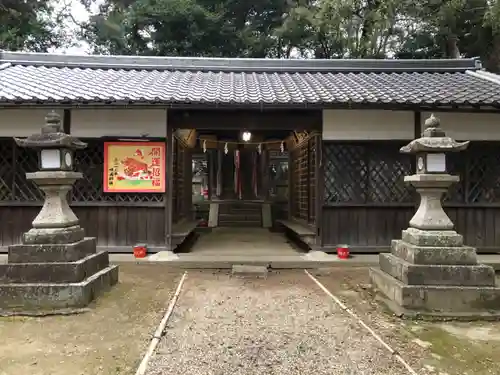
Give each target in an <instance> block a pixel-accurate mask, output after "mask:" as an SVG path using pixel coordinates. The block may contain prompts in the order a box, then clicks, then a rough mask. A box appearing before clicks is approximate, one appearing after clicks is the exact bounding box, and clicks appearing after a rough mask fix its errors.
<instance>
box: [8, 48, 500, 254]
mask: <svg viewBox="0 0 500 375" xmlns="http://www.w3.org/2000/svg"><path fill="white" fill-rule="evenodd" d="M50 111H55V112H57V113H58V114H59V115H60V118H61V122H62V126H63V129H64V131H65V132H67V133H69V134H71V135H74V136H75V137H78V138H79V139H81V140H82V141H84V142H86V143H87V144H88V147H87V148H86V149H84V150H81V151H78V152H77V154H76V163H75V164H76V169H77V170H78V171H81V172H82V173H83V175H84V178H83V179H81V180H80V181H78V182H77V183H76V185H75V187H74V189H73V191H72V192H71V194H70V196H69V199H70V202H71V206H72V207H73V209H74V211H75V213H76V214H77V216H78V217H79V218H80V221H81V225H82V227H83V228H85V230H86V235H87V236H95V237H97V244H98V247H100V248H105V249H107V250H109V251H111V252H131V251H132V247H133V246H134V245H136V244H137V243H143V244H146V245H147V247H148V249H149V251H150V252H156V251H160V250H165V249H167V250H170V249H171V250H174V251H175V249H176V248H177V246H179V245H180V244H181V243H182V242H183V241H184V240H185V239H186V238H188V237H189V236H190V234H191V233H193V231H195V230H196V228H197V226H199V225H200V222H203V223H205V224H206V226H208V227H210V228H217V227H240V228H241V227H248V228H250V227H256V228H268V229H269V230H285V231H286V233H287V234H289V235H290V236H293V237H294V238H295V239H297V240H300V241H301V242H303V243H304V244H305V246H307V247H308V248H310V249H318V250H324V251H327V252H328V251H332V249H335V248H336V247H337V246H338V245H339V244H347V245H349V247H350V249H351V252H384V251H388V249H389V245H390V241H391V240H392V239H393V238H398V237H400V234H401V230H402V229H405V228H406V227H407V226H408V221H409V219H410V218H411V216H412V215H413V214H414V212H415V209H416V206H417V203H418V202H417V201H416V199H417V198H416V194H415V192H414V191H413V190H412V188H411V187H409V186H408V185H406V184H405V183H404V181H403V178H404V176H406V175H410V174H413V173H414V171H415V160H414V158H413V157H411V156H408V155H405V154H401V153H400V152H399V149H400V148H401V146H403V145H405V144H407V143H408V142H409V141H410V140H412V139H414V138H418V137H419V136H420V134H421V132H422V127H423V123H424V121H425V120H426V119H427V118H428V117H429V116H430V115H431V114H432V113H433V114H434V115H435V116H436V117H437V118H438V119H439V120H440V121H441V126H442V128H443V129H444V130H445V131H446V133H447V135H449V136H450V137H452V138H455V139H456V140H459V141H462V140H463V141H465V140H470V141H471V143H470V147H469V148H468V150H467V151H465V152H463V153H457V154H456V155H450V156H449V157H448V160H447V161H446V163H447V168H448V171H449V172H450V173H452V174H457V175H459V176H460V182H459V183H458V184H456V185H455V186H454V187H453V189H452V191H450V193H449V194H448V196H447V197H446V198H445V200H444V207H445V210H446V212H447V214H448V215H449V217H450V218H451V219H452V221H453V222H454V223H455V225H456V230H457V231H458V232H459V233H461V234H463V235H464V237H465V243H466V244H467V245H470V246H474V247H477V249H478V252H479V253H496V252H499V250H500V152H499V150H500V77H499V76H497V75H494V74H491V73H488V72H486V71H484V70H483V69H482V67H481V62H480V61H479V60H477V59H456V60H368V59H365V60H298V59H294V60H278V59H225V58H181V57H138V56H72V55H58V54H43V53H19V52H5V51H4V52H0V150H1V152H0V251H4V252H5V251H6V250H7V247H8V246H9V245H11V244H15V243H17V242H19V239H20V236H21V234H22V233H23V232H24V231H26V230H28V229H29V228H30V223H31V221H32V220H33V218H34V217H35V215H36V214H37V213H38V212H39V210H40V205H41V204H42V196H41V192H40V191H39V190H38V188H37V187H36V186H35V185H34V184H33V183H31V182H30V181H27V180H26V177H25V173H26V172H33V171H35V170H37V168H38V165H37V163H38V161H37V160H38V159H37V155H36V154H35V153H34V152H33V151H31V150H29V149H21V148H19V147H17V146H16V144H15V142H14V140H13V137H27V136H29V135H31V134H33V133H37V132H39V131H40V129H41V126H42V125H43V124H44V119H45V116H46V115H47V114H48V113H49V112H50Z"/></svg>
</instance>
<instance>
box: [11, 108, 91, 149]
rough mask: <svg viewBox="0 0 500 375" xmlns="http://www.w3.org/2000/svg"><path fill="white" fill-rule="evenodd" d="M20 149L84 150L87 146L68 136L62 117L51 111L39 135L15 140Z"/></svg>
mask: <svg viewBox="0 0 500 375" xmlns="http://www.w3.org/2000/svg"><path fill="white" fill-rule="evenodd" d="M14 140H15V141H16V144H17V145H18V146H19V147H27V148H69V149H73V150H78V149H84V148H85V147H87V144H86V143H84V142H82V141H80V140H79V139H78V138H75V137H73V136H71V135H69V134H66V133H65V132H64V131H63V129H62V125H61V116H60V115H59V114H58V113H57V112H55V111H51V112H49V113H48V114H47V116H45V125H43V126H42V130H41V132H40V133H38V134H32V135H30V136H29V137H27V138H14Z"/></svg>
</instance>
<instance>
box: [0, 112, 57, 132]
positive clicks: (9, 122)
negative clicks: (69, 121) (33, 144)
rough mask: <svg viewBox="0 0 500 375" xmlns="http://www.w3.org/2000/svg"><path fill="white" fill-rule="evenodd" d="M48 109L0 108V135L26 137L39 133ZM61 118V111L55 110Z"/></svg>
mask: <svg viewBox="0 0 500 375" xmlns="http://www.w3.org/2000/svg"><path fill="white" fill-rule="evenodd" d="M49 112H50V109H1V110H0V137H28V136H30V135H31V134H34V133H39V132H40V130H41V128H42V126H43V125H44V124H45V116H46V115H47V113H49ZM57 112H58V113H59V114H60V115H61V118H62V111H57Z"/></svg>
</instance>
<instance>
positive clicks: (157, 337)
mask: <svg viewBox="0 0 500 375" xmlns="http://www.w3.org/2000/svg"><path fill="white" fill-rule="evenodd" d="M186 275H187V272H184V274H183V275H182V278H181V280H180V281H179V285H177V290H176V291H175V294H174V296H173V297H172V299H171V300H170V304H169V305H168V309H167V311H166V313H165V315H164V316H163V318H162V320H161V321H160V324H159V325H158V328H156V331H155V333H154V334H153V338H152V339H151V343H150V344H149V348H148V350H147V351H146V354H145V355H144V358H143V359H142V361H141V364H140V365H139V367H138V368H137V371H136V373H135V375H144V373H145V372H146V370H147V368H148V363H149V360H150V359H151V356H152V355H153V353H154V352H155V350H156V347H157V346H158V343H159V342H160V339H161V338H162V336H163V331H165V326H166V325H167V322H168V319H169V318H170V315H172V312H173V311H174V307H175V304H176V302H177V299H178V298H179V294H180V293H181V289H182V285H183V284H184V280H185V279H186Z"/></svg>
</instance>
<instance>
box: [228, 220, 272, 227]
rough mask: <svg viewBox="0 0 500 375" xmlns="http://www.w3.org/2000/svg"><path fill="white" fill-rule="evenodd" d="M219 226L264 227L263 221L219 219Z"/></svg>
mask: <svg viewBox="0 0 500 375" xmlns="http://www.w3.org/2000/svg"><path fill="white" fill-rule="evenodd" d="M218 226H219V227H252V228H255V227H258V228H260V227H262V222H261V221H250V220H246V221H219V225H218Z"/></svg>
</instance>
